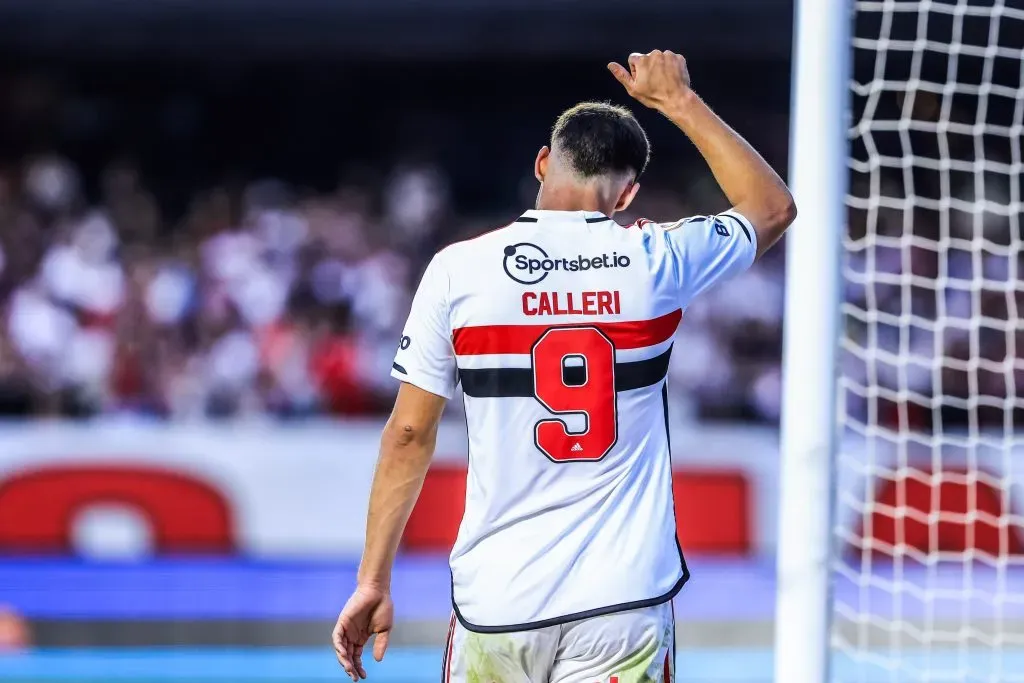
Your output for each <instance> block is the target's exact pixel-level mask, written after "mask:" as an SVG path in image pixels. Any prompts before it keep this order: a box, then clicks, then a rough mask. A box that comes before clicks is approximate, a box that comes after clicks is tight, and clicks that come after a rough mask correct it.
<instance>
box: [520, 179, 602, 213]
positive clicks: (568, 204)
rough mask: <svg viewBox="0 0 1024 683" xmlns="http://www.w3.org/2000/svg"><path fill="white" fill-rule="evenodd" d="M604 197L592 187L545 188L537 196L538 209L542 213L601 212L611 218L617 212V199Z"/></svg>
mask: <svg viewBox="0 0 1024 683" xmlns="http://www.w3.org/2000/svg"><path fill="white" fill-rule="evenodd" d="M602 195H603V193H602V192H600V191H599V190H597V189H596V188H591V187H586V188H584V187H565V186H563V187H559V188H550V189H549V188H547V187H543V188H541V192H540V194H539V195H538V196H537V206H536V208H538V209H540V210H541V211H599V212H601V213H603V214H604V215H606V216H611V215H612V213H613V212H614V211H615V199H609V198H607V197H604V196H602Z"/></svg>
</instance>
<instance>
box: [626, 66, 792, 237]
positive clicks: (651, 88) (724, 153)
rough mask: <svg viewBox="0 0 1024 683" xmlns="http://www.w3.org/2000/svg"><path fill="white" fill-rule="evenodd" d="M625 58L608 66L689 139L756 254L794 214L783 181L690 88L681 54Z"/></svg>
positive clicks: (630, 90) (637, 96)
mask: <svg viewBox="0 0 1024 683" xmlns="http://www.w3.org/2000/svg"><path fill="white" fill-rule="evenodd" d="M628 63H629V68H628V69H627V68H625V67H623V66H622V65H620V64H616V63H611V64H609V65H608V69H609V71H611V72H612V75H614V76H615V78H616V80H618V81H619V82H620V83H622V85H623V87H625V88H626V92H628V93H629V94H630V96H632V97H633V98H635V99H636V100H637V101H639V102H640V103H641V104H644V105H646V106H648V107H650V108H652V109H656V110H657V111H659V112H661V113H662V114H664V115H665V116H666V117H668V119H669V120H670V121H672V122H673V123H674V124H676V125H677V126H678V127H679V129H680V130H682V131H683V132H684V133H685V134H686V135H687V137H689V138H690V140H691V141H693V144H694V145H696V146H697V149H698V150H699V151H700V153H701V155H702V156H703V157H704V159H705V160H706V161H707V162H708V166H710V167H711V172H712V173H714V175H715V180H716V181H718V185H719V187H721V188H722V191H723V192H724V193H725V196H726V197H727V198H728V199H729V201H730V202H731V203H732V205H733V208H734V209H735V210H736V211H737V212H738V213H740V214H742V215H743V216H745V217H746V218H747V220H749V221H750V223H751V224H752V225H753V227H754V232H755V233H756V235H757V256H760V255H761V254H763V253H764V252H766V251H767V250H768V249H769V248H770V247H771V246H772V245H773V244H775V242H777V241H778V239H779V238H780V237H782V233H784V232H785V231H786V228H787V227H789V225H790V223H792V222H793V219H794V218H795V217H796V204H794V202H793V196H792V195H791V194H790V193H789V190H788V189H787V188H786V185H785V183H783V182H782V179H781V178H779V176H778V174H776V173H775V171H773V170H772V168H771V166H769V165H768V163H767V162H766V161H765V160H764V159H762V158H761V155H760V154H758V153H757V151H756V150H754V148H753V147H751V146H750V145H749V144H748V143H747V141H746V140H744V139H743V138H742V137H741V136H740V135H739V134H738V133H737V132H736V131H734V130H733V129H732V128H730V127H729V126H728V125H726V123H725V122H724V121H722V119H720V118H718V116H717V115H716V114H715V113H714V112H713V111H711V108H710V107H708V106H707V105H706V104H704V102H703V101H702V100H701V99H700V98H699V97H698V96H697V94H696V93H694V92H693V90H692V89H691V88H690V74H689V72H688V71H687V69H686V60H685V59H684V58H683V56H682V55H678V54H675V53H673V52H668V51H665V52H663V51H661V50H654V51H653V52H649V53H648V54H646V55H642V54H638V53H633V54H631V55H630V56H629V62H628Z"/></svg>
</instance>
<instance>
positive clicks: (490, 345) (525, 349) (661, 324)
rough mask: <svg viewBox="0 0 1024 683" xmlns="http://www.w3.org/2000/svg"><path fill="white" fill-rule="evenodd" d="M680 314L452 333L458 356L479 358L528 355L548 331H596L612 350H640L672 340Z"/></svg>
mask: <svg viewBox="0 0 1024 683" xmlns="http://www.w3.org/2000/svg"><path fill="white" fill-rule="evenodd" d="M682 317H683V312H682V311H681V310H680V309H678V308H677V309H676V310H674V311H672V312H671V313H666V314H665V315H663V316H659V317H657V318H654V319H653V320H638V321H635V322H626V323H592V322H590V321H586V322H579V323H567V324H562V325H475V326H472V327H460V328H458V329H457V330H455V331H454V332H453V333H452V343H453V344H454V346H455V354H456V355H458V356H481V355H484V354H489V353H521V354H526V353H530V350H531V349H532V348H533V345H534V344H535V343H536V342H537V340H538V339H539V338H540V336H541V335H542V334H544V332H545V331H546V330H549V329H551V328H552V327H579V326H580V325H585V326H587V327H596V328H597V329H599V330H601V331H602V332H604V333H605V335H607V337H608V338H609V339H611V340H612V343H613V344H614V345H615V348H616V349H642V348H644V347H645V346H654V345H655V344H660V343H662V342H664V341H668V340H669V339H671V338H672V335H674V334H675V333H676V328H678V327H679V321H680V319H682Z"/></svg>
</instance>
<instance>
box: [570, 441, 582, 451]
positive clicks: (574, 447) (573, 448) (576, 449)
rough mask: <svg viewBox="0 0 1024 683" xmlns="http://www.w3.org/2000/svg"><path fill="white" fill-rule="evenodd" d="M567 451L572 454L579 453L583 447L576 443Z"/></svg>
mask: <svg viewBox="0 0 1024 683" xmlns="http://www.w3.org/2000/svg"><path fill="white" fill-rule="evenodd" d="M569 450H570V451H572V452H573V453H579V452H580V451H582V450H583V446H581V445H580V442H579V441H577V442H576V443H574V444H573V445H572V448H570V449H569Z"/></svg>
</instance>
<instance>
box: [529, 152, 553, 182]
mask: <svg viewBox="0 0 1024 683" xmlns="http://www.w3.org/2000/svg"><path fill="white" fill-rule="evenodd" d="M550 158H551V149H550V148H548V146H547V145H544V146H543V147H541V148H540V150H539V151H538V152H537V160H536V161H534V162H533V177H534V178H536V179H537V181H538V182H541V183H543V182H544V176H546V175H547V174H548V161H549V159H550Z"/></svg>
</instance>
